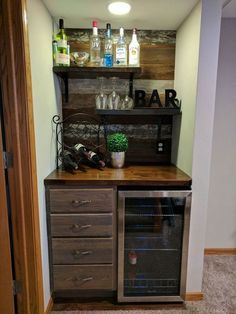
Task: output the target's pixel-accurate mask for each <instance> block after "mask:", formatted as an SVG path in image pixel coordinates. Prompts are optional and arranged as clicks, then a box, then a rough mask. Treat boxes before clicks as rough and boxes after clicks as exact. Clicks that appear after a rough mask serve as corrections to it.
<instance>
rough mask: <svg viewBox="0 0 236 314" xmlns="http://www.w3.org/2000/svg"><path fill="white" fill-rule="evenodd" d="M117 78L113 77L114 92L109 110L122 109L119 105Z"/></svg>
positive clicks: (111, 95)
mask: <svg viewBox="0 0 236 314" xmlns="http://www.w3.org/2000/svg"><path fill="white" fill-rule="evenodd" d="M117 80H118V78H117V77H112V78H111V82H112V92H111V94H110V95H109V97H108V108H109V109H111V110H112V109H115V110H117V109H120V108H119V104H120V95H119V94H118V93H117V91H116V84H117Z"/></svg>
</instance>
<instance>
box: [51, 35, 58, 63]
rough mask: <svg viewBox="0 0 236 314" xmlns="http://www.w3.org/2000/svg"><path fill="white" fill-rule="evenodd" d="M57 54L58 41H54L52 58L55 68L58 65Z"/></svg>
mask: <svg viewBox="0 0 236 314" xmlns="http://www.w3.org/2000/svg"><path fill="white" fill-rule="evenodd" d="M57 53H58V48H57V41H56V39H54V40H53V42H52V58H53V65H54V66H56V65H58V64H57Z"/></svg>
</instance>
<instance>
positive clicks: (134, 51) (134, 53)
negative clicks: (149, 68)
mask: <svg viewBox="0 0 236 314" xmlns="http://www.w3.org/2000/svg"><path fill="white" fill-rule="evenodd" d="M129 65H133V66H139V65H140V45H139V42H138V39H137V33H136V29H135V28H134V29H133V35H132V40H131V42H130V44H129Z"/></svg>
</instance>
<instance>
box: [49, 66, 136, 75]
mask: <svg viewBox="0 0 236 314" xmlns="http://www.w3.org/2000/svg"><path fill="white" fill-rule="evenodd" d="M53 72H54V73H56V74H57V75H59V76H60V77H62V78H64V77H67V78H97V77H98V76H105V77H112V76H118V77H120V78H130V77H131V76H133V77H137V76H138V75H139V74H140V73H141V68H140V67H130V66H127V67H124V66H120V67H111V68H107V67H94V66H84V67H79V66H70V67H60V66H54V67H53Z"/></svg>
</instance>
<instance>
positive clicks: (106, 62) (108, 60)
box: [104, 53, 113, 67]
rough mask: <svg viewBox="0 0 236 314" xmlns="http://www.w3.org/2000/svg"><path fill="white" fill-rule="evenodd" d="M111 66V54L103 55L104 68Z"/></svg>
mask: <svg viewBox="0 0 236 314" xmlns="http://www.w3.org/2000/svg"><path fill="white" fill-rule="evenodd" d="M112 65H113V57H112V54H109V53H105V55H104V66H105V67H112Z"/></svg>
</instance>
